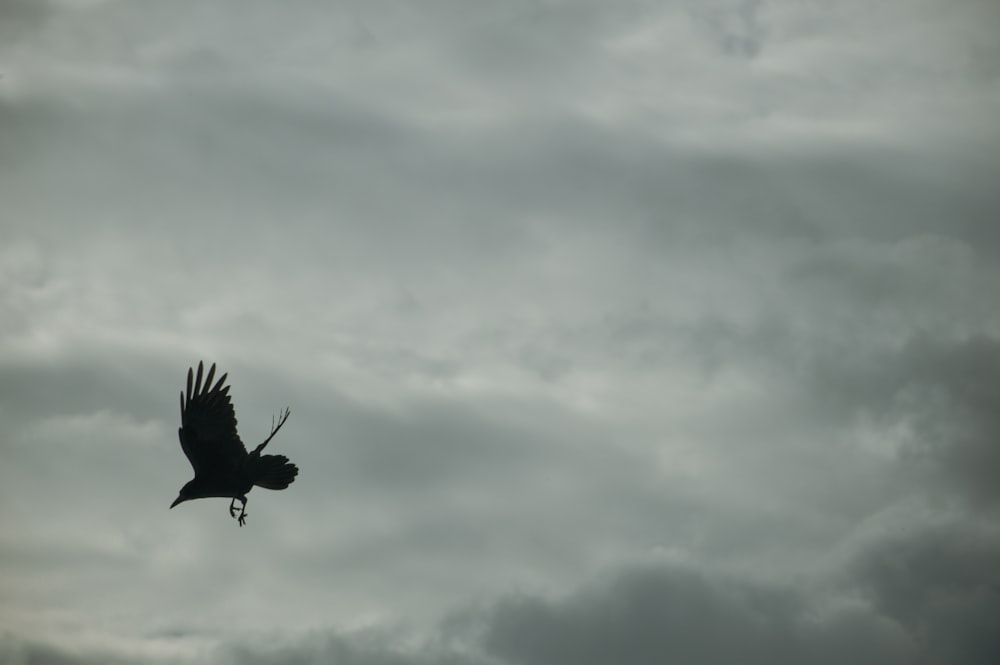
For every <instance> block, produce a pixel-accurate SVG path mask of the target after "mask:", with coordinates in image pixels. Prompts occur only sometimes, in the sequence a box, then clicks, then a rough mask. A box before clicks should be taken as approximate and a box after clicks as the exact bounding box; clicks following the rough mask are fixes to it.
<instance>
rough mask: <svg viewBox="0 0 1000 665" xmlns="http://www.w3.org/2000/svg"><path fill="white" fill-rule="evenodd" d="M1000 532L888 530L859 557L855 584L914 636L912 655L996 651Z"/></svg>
mask: <svg viewBox="0 0 1000 665" xmlns="http://www.w3.org/2000/svg"><path fill="white" fill-rule="evenodd" d="M998 560H1000V533H998V532H997V530H996V527H995V525H977V524H975V523H957V524H955V523H952V524H947V525H942V526H939V527H935V528H928V529H925V530H920V531H917V532H916V533H909V534H900V533H897V534H896V535H894V536H891V537H888V538H886V539H885V540H884V541H883V542H880V543H878V544H876V545H874V546H873V547H871V548H870V549H869V550H868V551H866V552H864V553H862V554H861V556H859V557H858V561H857V562H856V563H855V564H854V566H853V570H852V573H853V574H854V575H855V576H856V584H857V585H858V586H859V587H860V588H861V589H862V590H863V592H864V593H865V594H866V595H867V596H868V597H870V598H871V599H872V601H873V604H874V606H875V607H876V608H878V609H879V610H880V611H881V612H882V613H884V614H885V615H886V616H889V617H892V619H893V620H894V621H896V622H898V623H899V624H900V625H901V626H902V627H903V628H904V629H905V630H906V632H907V633H908V634H909V635H910V636H911V639H912V640H913V643H914V644H915V645H916V648H917V652H918V653H919V654H920V656H919V658H917V659H916V660H915V661H914V662H919V663H963V664H968V665H987V663H994V662H996V660H997V659H998V658H1000V572H998V568H997V561H998Z"/></svg>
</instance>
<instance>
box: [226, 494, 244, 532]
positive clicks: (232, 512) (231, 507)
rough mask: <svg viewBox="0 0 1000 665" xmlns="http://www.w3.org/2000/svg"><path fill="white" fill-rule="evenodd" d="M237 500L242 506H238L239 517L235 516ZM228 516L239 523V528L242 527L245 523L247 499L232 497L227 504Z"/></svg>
mask: <svg viewBox="0 0 1000 665" xmlns="http://www.w3.org/2000/svg"><path fill="white" fill-rule="evenodd" d="M237 499H238V500H239V501H240V503H242V504H243V505H241V506H240V514H239V517H237V516H236V501H237ZM229 515H230V517H236V521H238V522H239V523H240V526H243V525H244V524H246V523H247V498H246V497H245V496H236V497H233V500H232V501H230V502H229Z"/></svg>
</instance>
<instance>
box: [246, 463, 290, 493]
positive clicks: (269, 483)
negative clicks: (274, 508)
mask: <svg viewBox="0 0 1000 665" xmlns="http://www.w3.org/2000/svg"><path fill="white" fill-rule="evenodd" d="M254 467H255V468H254V474H253V484H254V485H257V486H258V487H264V488H266V489H269V490H283V489H285V488H286V487H288V486H289V485H291V484H292V481H293V480H295V476H297V475H298V473H299V467H297V466H295V465H294V464H292V463H291V462H289V461H288V458H287V457H285V456H284V455H261V456H260V458H259V459H258V460H257V463H256V464H255V465H254Z"/></svg>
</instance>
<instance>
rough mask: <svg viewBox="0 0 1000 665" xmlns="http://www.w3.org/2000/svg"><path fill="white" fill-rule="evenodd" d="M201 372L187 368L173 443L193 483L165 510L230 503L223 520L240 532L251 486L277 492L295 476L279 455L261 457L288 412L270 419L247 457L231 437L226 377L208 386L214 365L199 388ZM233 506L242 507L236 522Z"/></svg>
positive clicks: (233, 432) (233, 419)
mask: <svg viewBox="0 0 1000 665" xmlns="http://www.w3.org/2000/svg"><path fill="white" fill-rule="evenodd" d="M203 372H204V361H199V362H198V375H197V377H195V375H194V370H193V368H188V374H187V393H186V395H185V391H183V390H182V391H181V426H180V428H179V429H178V430H177V437H178V438H179V439H180V442H181V450H183V451H184V454H185V455H186V456H187V458H188V461H189V462H191V466H192V468H193V469H194V478H193V479H191V480H190V481H188V482H187V483H185V484H184V486H183V487H181V489H180V492H179V493H178V495H177V498H176V499H174V502H173V503H172V504H170V507H171V508H173V507H174V506H176V505H178V504H181V503H183V502H185V501H190V500H192V499H205V498H208V497H223V498H231V499H232V500H231V501H230V502H229V515H230V517H233V518H235V519H236V520H237V522H239V525H240V526H241V527H242V526H243V525H244V524H246V518H247V512H246V507H247V496H246V495H247V492H249V491H250V490H251V489H252V488H253V487H254V486H255V485H256V486H257V487H264V488H267V489H269V490H283V489H285V488H286V487H288V486H289V485H291V484H292V482H293V481H294V480H295V477H296V476H297V475H298V473H299V468H298V467H297V466H295V464H293V463H291V462H289V461H288V458H287V457H285V456H284V455H262V454H261V451H263V450H264V446H266V445H267V444H268V443H270V441H271V439H273V438H274V435H275V434H277V433H278V430H280V429H281V426H282V425H284V424H285V421H287V420H288V416H289V415H291V410H290V409H289V408H287V407H286V408H285V409H284V410H283V411H281V412H279V414H278V419H277V421H275V419H274V416H272V417H271V433H270V434H269V435H268V437H267V438H266V439H264V442H263V443H262V444H260V445H259V446H257V447H256V448H254V450H253V452H251V453H247V449H246V446H244V445H243V442H242V441H241V440H240V436H239V434H238V433H237V432H236V412H235V410H234V409H233V404H232V402H231V401H230V396H229V386H228V385H226V377H227V376H229V375H228V374H223V375H222V377H221V378H220V379H219V380H218V382H216V383H215V385H214V386H213V385H212V380H213V379H214V378H215V363H212V367H211V369H209V370H208V374H207V375H205V381H204V383H203V382H202V375H203ZM275 422H277V424H275ZM237 501H240V502H241V503H242V505H241V506H240V514H239V516H237V515H236V502H237Z"/></svg>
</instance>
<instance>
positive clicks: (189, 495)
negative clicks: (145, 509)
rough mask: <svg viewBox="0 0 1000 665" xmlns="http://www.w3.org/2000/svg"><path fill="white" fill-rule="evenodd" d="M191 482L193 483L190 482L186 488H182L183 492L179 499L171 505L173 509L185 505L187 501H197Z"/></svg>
mask: <svg viewBox="0 0 1000 665" xmlns="http://www.w3.org/2000/svg"><path fill="white" fill-rule="evenodd" d="M191 482H193V481H189V482H187V483H185V484H184V487H182V488H181V491H180V492H179V493H178V494H177V498H176V499H174V502H173V503H172V504H170V507H171V508H173V507H174V506H176V505H177V504H179V503H184V502H185V501H188V500H189V499H195V498H197V497H196V496H195V494H194V492H193V491H192V489H191Z"/></svg>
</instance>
